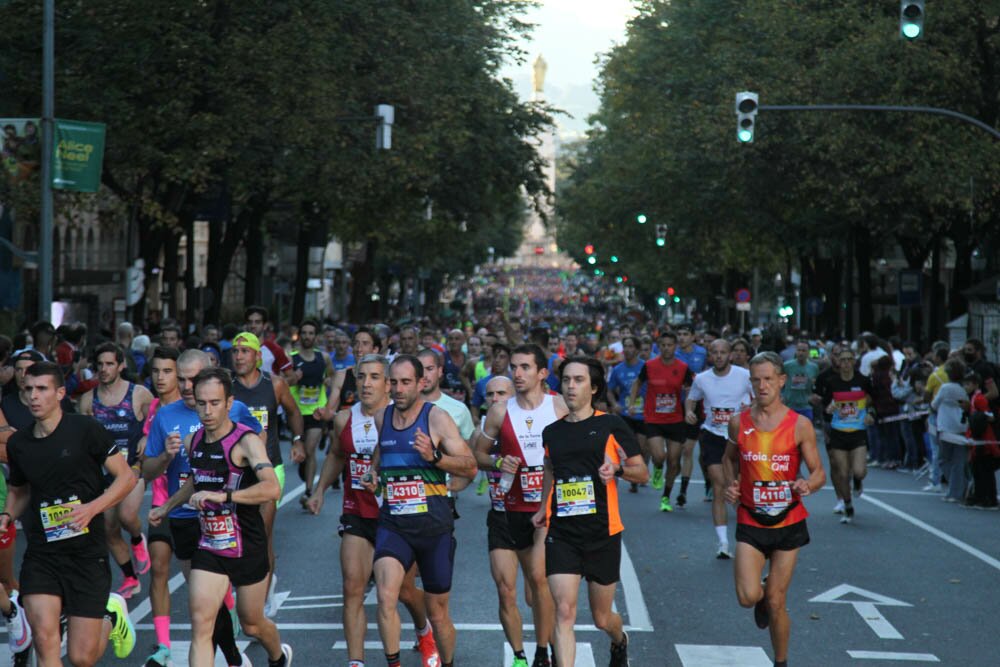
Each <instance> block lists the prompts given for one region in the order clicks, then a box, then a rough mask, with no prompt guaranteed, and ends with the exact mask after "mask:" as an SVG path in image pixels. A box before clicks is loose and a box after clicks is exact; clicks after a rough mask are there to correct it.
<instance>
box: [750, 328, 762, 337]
mask: <svg viewBox="0 0 1000 667" xmlns="http://www.w3.org/2000/svg"><path fill="white" fill-rule="evenodd" d="M750 335H751V336H760V335H761V331H760V327H754V328H753V329H751V330H750Z"/></svg>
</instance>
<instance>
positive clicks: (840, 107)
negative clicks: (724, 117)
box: [758, 104, 1000, 139]
mask: <svg viewBox="0 0 1000 667" xmlns="http://www.w3.org/2000/svg"><path fill="white" fill-rule="evenodd" d="M758 108H759V109H760V110H761V111H893V112H901V113H928V114H934V115H937V116H948V117H949V118H956V119H958V120H961V121H964V122H966V123H969V124H970V125H975V126H976V127H978V128H979V129H981V130H985V131H987V132H989V133H990V134H992V135H993V137H994V138H996V139H1000V130H997V129H996V128H995V127H991V126H990V125H987V124H986V123H984V122H983V121H981V120H979V119H978V118H973V117H972V116H967V115H966V114H964V113H961V112H958V111H952V110H951V109H941V108H939V107H920V106H916V107H910V106H897V105H885V104H761V105H760V106H759V107H758Z"/></svg>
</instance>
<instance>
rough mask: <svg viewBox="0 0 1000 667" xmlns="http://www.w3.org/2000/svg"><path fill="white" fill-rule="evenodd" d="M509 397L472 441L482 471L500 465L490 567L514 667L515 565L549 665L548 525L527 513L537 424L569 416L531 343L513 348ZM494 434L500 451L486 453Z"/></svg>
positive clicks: (538, 465) (538, 453)
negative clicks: (538, 524) (538, 525)
mask: <svg viewBox="0 0 1000 667" xmlns="http://www.w3.org/2000/svg"><path fill="white" fill-rule="evenodd" d="M511 365H512V366H513V369H514V389H515V393H514V397H513V398H511V399H509V400H507V401H506V402H505V403H497V404H494V405H493V406H492V407H491V408H490V409H489V412H488V413H487V414H486V422H485V424H483V430H482V432H481V433H480V434H479V437H478V438H477V439H476V443H475V451H474V454H475V456H476V463H477V464H478V465H479V468H480V469H482V470H486V471H500V472H501V473H502V477H501V480H500V483H499V484H500V486H499V489H500V491H501V492H502V493H503V505H504V507H503V510H502V511H498V510H495V509H491V510H490V511H489V513H488V514H487V516H486V526H487V530H488V538H487V541H488V545H489V550H490V572H491V573H492V575H493V580H494V581H495V582H496V586H497V596H498V597H499V599H500V623H501V625H503V628H504V634H505V635H506V636H507V641H508V643H510V647H511V649H512V650H513V651H514V667H527V664H528V661H527V657H526V656H525V654H524V643H523V635H522V628H521V613H520V611H519V610H518V608H517V567H518V565H520V566H521V569H522V571H523V572H524V581H525V584H526V585H527V587H528V588H529V589H530V592H531V597H530V599H531V612H532V617H533V619H534V625H535V638H536V640H537V642H538V645H537V647H536V649H535V658H534V662H533V663H532V665H533V667H548V665H549V664H550V662H549V655H548V653H549V651H548V649H547V648H546V647H547V646H548V645H550V644H551V643H552V628H553V624H554V623H555V608H554V607H553V603H552V596H551V594H550V592H549V590H548V586H546V584H545V529H544V527H543V528H536V527H535V526H534V525H533V524H532V522H531V517H532V515H534V513H535V512H537V511H538V509H539V508H540V507H541V506H542V504H543V502H542V499H543V498H544V497H545V496H544V495H543V493H542V473H543V470H544V456H545V454H544V449H543V447H542V430H543V429H544V428H545V427H546V426H548V425H549V424H551V423H553V422H554V421H556V420H557V419H562V418H563V417H565V416H566V414H567V412H568V409H567V408H566V403H565V402H564V401H563V400H562V398H561V397H559V396H553V395H552V394H550V393H549V392H548V384H547V383H546V382H545V378H546V377H547V376H548V372H549V371H548V365H547V360H546V358H545V352H543V351H542V348H541V347H539V346H538V345H535V344H532V343H529V344H526V345H519V346H518V347H516V348H514V352H513V354H512V356H511ZM498 440H499V444H500V452H499V455H493V454H491V451H490V450H491V448H492V447H493V444H494V443H495V442H497V441H498Z"/></svg>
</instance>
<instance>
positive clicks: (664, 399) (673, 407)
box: [656, 394, 677, 415]
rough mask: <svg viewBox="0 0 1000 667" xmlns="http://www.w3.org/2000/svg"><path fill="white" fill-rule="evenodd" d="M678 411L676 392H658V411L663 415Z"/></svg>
mask: <svg viewBox="0 0 1000 667" xmlns="http://www.w3.org/2000/svg"><path fill="white" fill-rule="evenodd" d="M676 411H677V395H676V394H657V395H656V413H657V414H661V415H667V414H671V413H673V412H676Z"/></svg>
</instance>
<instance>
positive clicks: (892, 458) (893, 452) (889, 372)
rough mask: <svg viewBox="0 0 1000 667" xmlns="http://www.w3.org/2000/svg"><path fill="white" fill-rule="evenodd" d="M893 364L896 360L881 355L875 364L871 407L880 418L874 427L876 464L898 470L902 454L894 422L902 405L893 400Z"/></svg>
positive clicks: (896, 424)
mask: <svg viewBox="0 0 1000 667" xmlns="http://www.w3.org/2000/svg"><path fill="white" fill-rule="evenodd" d="M893 365H894V361H893V358H892V357H891V356H889V355H888V354H885V355H882V356H881V357H879V358H878V359H876V360H875V363H874V364H872V374H871V383H872V404H873V405H874V406H875V414H876V415H878V419H877V423H876V425H875V428H876V430H877V431H878V435H877V437H876V439H875V442H874V443H873V444H875V446H876V447H877V448H878V450H877V451H875V452H872V454H871V455H872V458H873V459H874V460H875V462H876V463H877V464H878V465H880V466H882V467H883V468H886V469H887V470H895V469H896V468H898V467H899V465H900V461H901V458H902V457H901V454H900V433H899V426H900V423H901V422H900V421H898V420H896V419H893V418H895V417H898V416H899V412H900V411H899V402H898V401H897V400H896V399H895V398H893V395H892V383H893V379H892V378H893V374H894V373H893Z"/></svg>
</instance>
